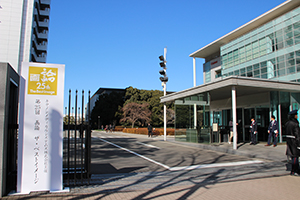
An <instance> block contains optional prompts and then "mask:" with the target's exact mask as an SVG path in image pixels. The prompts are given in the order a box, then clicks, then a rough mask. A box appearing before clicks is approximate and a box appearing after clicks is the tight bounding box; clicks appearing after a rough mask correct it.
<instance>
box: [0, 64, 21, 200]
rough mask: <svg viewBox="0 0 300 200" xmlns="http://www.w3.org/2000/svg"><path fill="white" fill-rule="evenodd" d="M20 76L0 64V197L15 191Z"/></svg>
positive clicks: (5, 65)
mask: <svg viewBox="0 0 300 200" xmlns="http://www.w3.org/2000/svg"><path fill="white" fill-rule="evenodd" d="M19 80H20V76H19V75H18V73H17V72H16V71H15V70H14V69H13V68H12V67H11V65H10V64H9V63H3V62H0V197H2V196H4V195H7V194H8V193H9V192H11V191H15V190H16V186H17V144H18V142H17V140H18V102H19Z"/></svg>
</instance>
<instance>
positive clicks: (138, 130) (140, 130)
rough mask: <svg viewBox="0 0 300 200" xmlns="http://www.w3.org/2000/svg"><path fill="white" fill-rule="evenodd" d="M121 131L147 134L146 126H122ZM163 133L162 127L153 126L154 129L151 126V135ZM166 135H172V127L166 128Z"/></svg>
mask: <svg viewBox="0 0 300 200" xmlns="http://www.w3.org/2000/svg"><path fill="white" fill-rule="evenodd" d="M123 132H124V133H135V134H142V135H148V129H147V128H124V129H123ZM163 134H164V129H163V128H155V129H154V128H153V135H163ZM167 135H174V129H172V128H167Z"/></svg>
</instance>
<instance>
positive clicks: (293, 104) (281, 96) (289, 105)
mask: <svg viewBox="0 0 300 200" xmlns="http://www.w3.org/2000/svg"><path fill="white" fill-rule="evenodd" d="M270 100H271V101H270V111H271V114H272V115H274V116H275V117H276V120H277V121H281V124H279V125H280V128H281V132H282V133H280V132H279V139H280V141H281V142H282V141H286V138H285V135H286V134H285V124H286V122H287V121H288V113H289V111H291V110H295V109H296V110H298V115H299V114H300V113H299V109H300V93H290V92H274V91H273V92H271V93H270ZM298 120H299V119H298Z"/></svg>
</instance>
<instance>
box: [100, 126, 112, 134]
mask: <svg viewBox="0 0 300 200" xmlns="http://www.w3.org/2000/svg"><path fill="white" fill-rule="evenodd" d="M101 129H102V131H103V130H105V131H106V133H107V132H113V131H114V129H115V127H114V126H113V125H111V124H110V125H106V126H105V128H104V126H103V125H101Z"/></svg>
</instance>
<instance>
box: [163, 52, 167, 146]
mask: <svg viewBox="0 0 300 200" xmlns="http://www.w3.org/2000/svg"><path fill="white" fill-rule="evenodd" d="M164 58H165V60H167V48H164ZM166 95H167V84H166V82H164V96H166ZM164 141H167V106H166V103H164Z"/></svg>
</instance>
